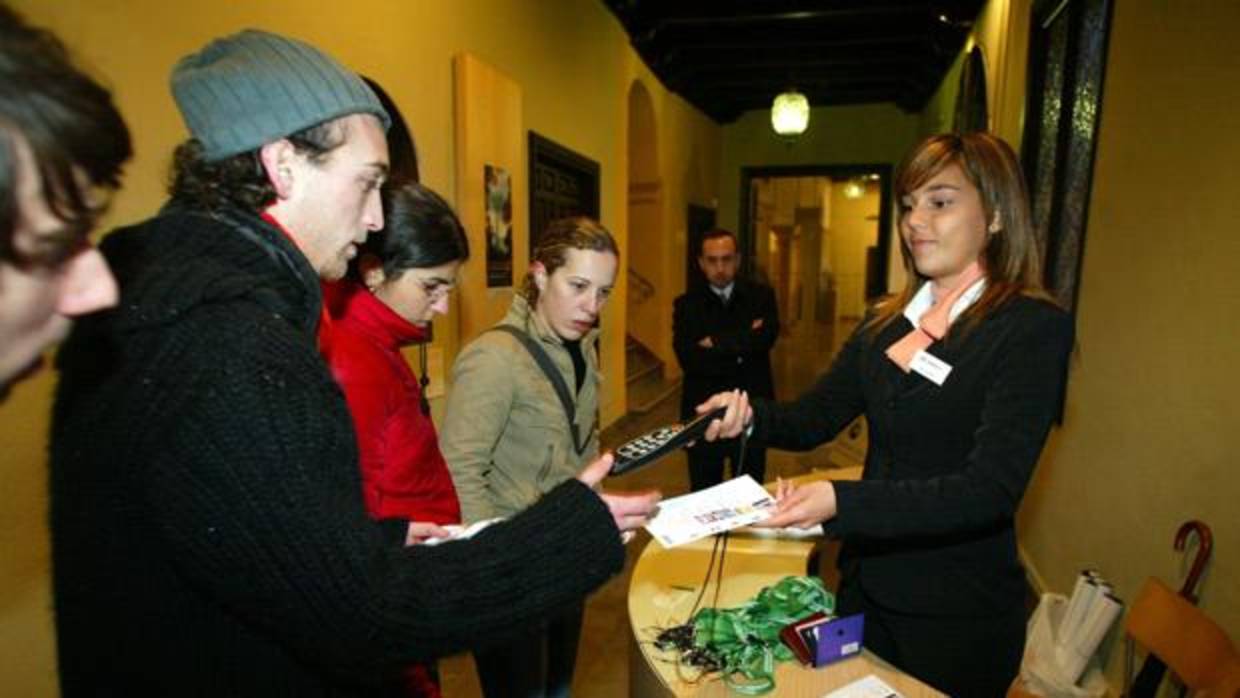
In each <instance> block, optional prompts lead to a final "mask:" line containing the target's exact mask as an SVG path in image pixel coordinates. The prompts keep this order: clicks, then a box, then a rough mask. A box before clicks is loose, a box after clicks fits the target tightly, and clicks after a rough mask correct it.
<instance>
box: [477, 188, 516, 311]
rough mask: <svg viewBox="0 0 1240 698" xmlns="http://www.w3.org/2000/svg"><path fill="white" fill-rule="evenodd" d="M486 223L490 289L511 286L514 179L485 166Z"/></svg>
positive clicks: (488, 283)
mask: <svg viewBox="0 0 1240 698" xmlns="http://www.w3.org/2000/svg"><path fill="white" fill-rule="evenodd" d="M483 177H484V178H485V182H486V185H485V198H484V201H485V202H486V223H487V232H486V238H487V288H502V287H507V286H511V285H512V176H511V175H510V174H509V173H508V170H505V169H504V168H502V167H497V166H495V165H485V166H484V168H483Z"/></svg>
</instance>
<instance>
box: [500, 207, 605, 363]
mask: <svg viewBox="0 0 1240 698" xmlns="http://www.w3.org/2000/svg"><path fill="white" fill-rule="evenodd" d="M619 264H620V250H619V248H618V247H617V246H616V241H615V239H614V238H612V236H611V233H609V232H607V229H606V228H604V227H603V226H602V225H600V224H599V223H598V222H597V221H594V220H592V219H590V218H586V217H578V218H561V219H560V220H557V221H553V222H552V223H551V224H550V225H549V226H547V230H546V231H544V232H543V234H542V236H541V237H540V238H539V239H538V245H537V247H535V249H534V252H533V254H532V255H531V261H530V270H529V273H528V274H526V276H525V284H524V286H523V288H522V289H521V293H522V295H524V296H525V300H526V302H528V303H529V306H530V308H531V309H533V311H534V313H535V314H537V315H538V316H539V317H541V318H542V320H543V322H545V323H547V326H548V327H550V328H551V330H552V331H553V332H555V333H556V335H557V336H559V338H560V339H563V340H568V341H575V340H578V339H581V337H582V336H583V335H585V334H586V333H587V332H589V331H590V329H591V328H593V327H594V326H595V324H596V323H597V322H598V316H599V313H601V312H602V311H603V305H604V304H605V303H606V302H607V298H608V296H610V295H611V290H612V288H613V287H614V286H615V283H616V269H617V268H618V267H619Z"/></svg>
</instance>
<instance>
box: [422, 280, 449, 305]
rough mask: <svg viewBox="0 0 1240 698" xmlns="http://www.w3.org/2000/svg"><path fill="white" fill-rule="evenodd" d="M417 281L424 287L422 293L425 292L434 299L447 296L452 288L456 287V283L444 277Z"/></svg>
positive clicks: (441, 298) (437, 299)
mask: <svg viewBox="0 0 1240 698" xmlns="http://www.w3.org/2000/svg"><path fill="white" fill-rule="evenodd" d="M417 282H418V287H420V288H421V289H422V293H425V294H426V297H427V298H430V299H431V300H432V301H439V300H443V299H444V298H447V297H448V294H450V293H452V290H453V289H455V288H456V284H454V283H452V282H451V281H444V280H443V279H417Z"/></svg>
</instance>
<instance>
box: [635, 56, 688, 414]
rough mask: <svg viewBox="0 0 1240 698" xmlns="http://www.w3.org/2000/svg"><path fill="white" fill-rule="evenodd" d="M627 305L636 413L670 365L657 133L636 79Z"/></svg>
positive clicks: (644, 92)
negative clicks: (646, 394)
mask: <svg viewBox="0 0 1240 698" xmlns="http://www.w3.org/2000/svg"><path fill="white" fill-rule="evenodd" d="M627 205H628V222H629V231H628V233H629V234H628V246H627V248H626V249H625V250H623V252H624V255H625V257H626V258H627V262H628V263H627V264H626V265H625V266H626V270H627V271H626V274H627V281H628V303H627V306H626V308H625V316H626V321H627V325H626V326H627V328H628V336H627V337H626V347H627V350H626V361H627V363H628V366H627V368H626V374H627V376H626V377H627V378H628V379H629V380H628V381H627V382H628V387H629V395H628V404H629V409H630V410H637V411H640V410H641V409H642V408H643V407H644V406H645V404H646V403H647V402H649V398H648V397H647V396H645V395H644V393H645V392H646V390H645V388H646V386H645V384H646V383H654V384H657V383H658V382H660V381H661V380H662V377H663V369H664V368H665V367H667V366H668V365H669V364H670V365H672V366H674V365H675V361H674V359H673V357H672V351H671V344H672V343H671V319H670V317H669V316H668V312H667V311H666V310H665V309H666V308H670V307H671V303H672V297H671V295H669V294H670V291H671V289H670V284H669V283H668V279H667V271H666V268H667V259H666V257H667V254H668V250H667V243H666V236H665V235H664V230H663V228H664V215H663V213H664V212H663V182H662V179H661V178H660V175H659V147H658V129H657V127H656V125H655V113H654V105H653V103H652V100H651V97H650V91H649V90H647V89H646V86H645V85H643V84H642V82H641V81H640V80H634V81H633V84H632V85H631V86H630V87H629V99H628V201H627Z"/></svg>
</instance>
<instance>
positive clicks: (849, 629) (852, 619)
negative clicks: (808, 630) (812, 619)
mask: <svg viewBox="0 0 1240 698" xmlns="http://www.w3.org/2000/svg"><path fill="white" fill-rule="evenodd" d="M864 630H865V614H864V613H858V614H857V615H855V616H846V617H844V618H836V619H835V620H833V621H831V622H829V623H823V624H822V625H819V626H817V627H815V628H814V632H815V634H816V635H817V642H816V644H817V653H816V654H815V659H814V666H816V667H818V666H826V665H827V664H830V663H831V662H838V661H839V660H841V659H846V658H848V657H851V656H853V655H854V654H857V653H858V652H860V651H861V640H862V636H863V633H864Z"/></svg>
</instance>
